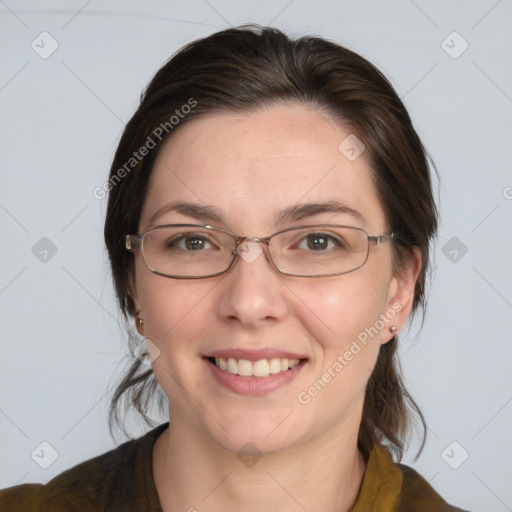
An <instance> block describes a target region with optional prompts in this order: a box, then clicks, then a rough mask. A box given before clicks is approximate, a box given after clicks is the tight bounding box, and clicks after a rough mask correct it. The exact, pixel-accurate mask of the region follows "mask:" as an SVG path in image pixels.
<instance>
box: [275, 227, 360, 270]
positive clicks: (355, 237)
mask: <svg viewBox="0 0 512 512" xmlns="http://www.w3.org/2000/svg"><path fill="white" fill-rule="evenodd" d="M270 251H271V255H272V259H273V261H274V263H275V264H276V266H277V268H278V269H279V270H280V271H281V272H283V273H285V274H294V275H299V276H325V275H331V274H341V273H345V272H350V271H352V270H355V269H357V268H359V267H361V266H362V265H364V263H365V262H366V259H367V257H368V235H367V234H366V232H365V231H363V230H362V229H358V228H350V227H344V226H309V227H307V228H298V229H293V230H289V231H285V232H284V233H280V234H278V235H275V236H274V237H273V238H272V239H271V242H270Z"/></svg>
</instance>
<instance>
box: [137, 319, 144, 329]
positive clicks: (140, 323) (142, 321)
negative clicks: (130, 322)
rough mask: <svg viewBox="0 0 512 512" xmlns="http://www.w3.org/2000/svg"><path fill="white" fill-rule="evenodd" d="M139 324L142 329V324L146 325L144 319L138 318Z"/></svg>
mask: <svg viewBox="0 0 512 512" xmlns="http://www.w3.org/2000/svg"><path fill="white" fill-rule="evenodd" d="M137 323H138V324H139V325H140V326H141V327H142V324H143V323H144V319H143V318H140V317H138V318H137Z"/></svg>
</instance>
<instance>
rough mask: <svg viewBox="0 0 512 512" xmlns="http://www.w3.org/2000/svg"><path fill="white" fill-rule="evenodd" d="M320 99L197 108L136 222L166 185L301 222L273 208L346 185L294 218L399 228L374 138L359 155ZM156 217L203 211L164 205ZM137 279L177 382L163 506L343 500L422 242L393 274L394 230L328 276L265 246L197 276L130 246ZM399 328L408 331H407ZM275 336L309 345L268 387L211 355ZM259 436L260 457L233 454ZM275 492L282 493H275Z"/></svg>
mask: <svg viewBox="0 0 512 512" xmlns="http://www.w3.org/2000/svg"><path fill="white" fill-rule="evenodd" d="M349 133H350V132H349V131H347V130H346V129H345V128H344V127H343V126H340V125H339V124H335V123H334V122H333V121H332V120H330V119H329V118H327V117H326V116H325V115H324V114H321V113H319V112H318V111H315V110H312V109H307V108H305V107H304V106H299V105H289V104H288V105H279V106H273V107H269V108H265V109H263V110H259V111H255V112H251V113H243V114H236V115H234V114H215V115H210V116H207V117H202V118H198V119H195V120H193V121H191V122H189V123H187V124H185V125H183V126H182V127H180V129H179V130H177V131H176V132H175V133H174V134H173V136H172V137H170V138H169V140H168V141H167V142H166V143H165V145H164V147H163V148H162V151H161V153H160V155H159V158H158V160H157V162H156V164H155V167H154V169H153V173H152V177H151V181H150V186H149V190H148V194H147V197H146V200H145V204H144V207H143V211H142V214H141V217H140V223H139V232H140V231H142V230H143V229H144V228H146V227H147V226H148V225H150V223H149V219H150V217H151V216H152V215H153V214H154V213H155V212H156V211H157V210H159V209H160V208H161V207H162V206H164V205H166V204H167V203H169V202H170V201H174V200H178V199H179V200H184V201H190V202H195V203H199V204H202V205H212V206H215V207H217V208H219V209H220V210H222V211H223V213H224V215H225V218H226V221H227V224H226V225H223V224H218V223H217V225H219V226H220V227H224V228H227V229H229V230H231V231H232V232H235V233H238V234H244V235H246V236H255V237H264V236H268V235H270V234H272V233H274V232H276V231H278V230H279V229H283V228H286V227H288V226H291V225H292V224H289V223H288V224H286V225H275V223H274V220H273V219H274V216H275V214H276V212H277V211H280V210H282V209H284V208H287V207H289V206H293V205H295V204H296V203H305V202H324V201H328V200H338V201H342V202H344V203H346V204H348V205H349V206H351V207H352V208H355V209H357V210H359V211H360V212H361V213H362V214H363V215H364V217H365V218H366V220H367V224H366V226H363V225H362V224H361V222H360V221H357V220H355V219H353V218H352V217H350V216H349V215H347V214H340V213H322V214H320V215H317V216H314V217H311V218H310V219H303V220H302V221H299V222H298V223H296V225H301V224H302V225H303V224H315V223H339V224H347V225H352V226H358V227H365V228H366V230H367V232H368V233H369V234H371V235H379V234H385V233H389V230H388V226H387V223H386V219H385V216H384V213H383V210H382V208H381V205H380V203H379V200H378V198H377V195H376V194H375V190H374V188H373V182H372V178H371V175H370V172H369V163H368V161H367V160H366V155H365V154H364V153H363V154H362V155H361V156H360V157H359V158H357V159H356V160H355V161H353V162H351V161H349V160H348V159H347V158H346V157H345V156H344V155H343V154H342V153H341V152H340V151H339V150H338V146H339V144H340V143H341V141H343V140H344V139H345V137H346V136H347V135H349ZM155 223H157V224H166V223H196V224H211V222H210V221H204V222H201V221H199V220H197V219H193V218H190V217H185V216H183V215H181V214H177V213H175V212H169V213H166V214H164V215H163V216H162V217H160V218H158V220H157V222H155ZM135 259H136V266H135V281H134V288H133V290H132V294H133V297H134V299H135V303H136V305H137V308H138V310H140V313H139V316H140V317H141V318H142V319H143V320H144V323H143V325H142V326H141V325H138V323H137V329H138V330H139V332H140V334H141V335H142V336H145V337H146V338H147V339H149V340H151V341H152V342H153V343H154V344H155V345H156V346H157V347H158V348H159V350H160V355H159V356H158V357H157V358H156V359H155V360H154V361H153V369H154V373H155V376H156V378H157V380H158V382H159V383H160V385H161V387H162V389H163V391H164V392H165V394H166V395H167V397H168V398H169V401H170V404H171V407H170V413H169V414H170V428H169V429H168V430H166V431H165V432H164V433H163V434H162V435H161V436H160V437H159V439H158V440H157V442H156V444H155V447H154V452H153V455H154V460H153V471H154V477H155V483H156V487H157V491H158V494H159V498H160V502H161V505H162V508H163V510H165V511H174V510H189V509H191V508H192V507H194V508H195V509H197V510H200V511H201V512H202V511H209V510H225V508H226V504H227V503H229V504H230V505H229V508H230V510H244V511H261V510H273V509H276V508H278V509H279V510H281V511H288V510H290V511H292V510H293V511H298V510H302V508H301V507H303V508H305V509H307V510H326V511H335V510H336V511H338V512H340V511H348V510H349V509H350V507H351V506H352V505H353V503H354V502H355V501H356V498H357V495H358V492H359V489H360V486H361V483H362V480H363V476H364V471H365V461H364V459H363V457H362V456H361V454H360V453H359V451H358V449H357V433H358V428H359V422H360V417H361V413H362V407H363V400H364V391H365V386H366V383H367V381H368V379H369V377H370V374H371V372H372V370H373V367H374V365H375V362H376V360H377V355H378V351H379V347H380V345H381V344H383V343H386V342H388V341H389V340H390V339H391V338H392V336H393V334H392V332H391V331H390V329H389V327H390V326H391V325H395V326H396V327H397V329H398V331H400V329H401V328H402V326H403V325H404V324H405V322H406V320H407V317H408V315H409V313H410V311H411V306H412V300H413V291H414V283H415V281H416V279H417V276H418V273H419V270H420V266H421V259H420V255H419V252H418V251H416V252H415V253H414V258H413V259H412V260H411V262H410V265H409V267H408V269H407V271H406V273H405V274H404V275H401V276H393V275H392V269H391V244H390V243H384V244H382V245H381V246H379V247H377V246H376V245H375V244H370V254H369V258H368V261H367V262H366V264H365V265H364V266H363V267H362V268H360V269H358V270H356V271H354V272H351V273H348V274H344V275H340V276H333V277H323V278H307V279H305V278H298V277H291V276H284V275H282V274H279V273H278V272H277V271H276V270H275V269H274V268H272V266H271V265H270V264H269V263H268V261H267V260H266V259H265V257H259V258H257V259H256V260H255V261H253V262H252V263H247V262H245V261H244V260H242V259H241V258H238V261H237V262H236V264H235V266H234V267H232V268H231V269H230V270H229V271H228V272H227V273H226V274H224V275H221V276H217V277H213V278H207V279H197V280H188V279H185V280H177V279H169V278H165V277H161V276H158V275H156V274H154V273H152V272H151V271H149V270H148V269H147V267H146V266H145V265H144V262H143V261H142V257H141V255H140V253H135ZM393 305H395V308H396V307H397V306H396V305H399V307H400V308H401V310H400V311H399V312H397V313H396V314H395V315H394V318H393V319H392V321H391V322H389V323H387V324H386V326H385V327H384V328H383V329H382V330H381V331H380V332H379V333H378V335H376V336H374V337H373V338H372V339H371V340H370V342H369V343H368V344H367V345H366V346H364V347H363V349H362V350H361V351H360V352H359V353H358V354H357V355H356V356H354V358H353V359H352V360H351V361H350V362H349V363H348V364H347V365H346V366H345V367H344V368H343V370H342V371H341V372H339V373H336V376H335V378H333V379H331V381H330V382H329V383H328V385H326V386H325V388H324V389H323V390H322V391H321V392H320V393H318V394H317V396H315V397H313V398H312V399H311V401H310V402H309V403H308V404H307V405H303V404H301V403H300V402H299V401H298V400H297V396H298V394H299V393H300V392H301V391H305V390H307V389H308V388H309V387H310V386H311V385H312V384H313V383H314V382H315V381H316V380H318V379H319V378H320V376H321V375H322V373H323V372H324V371H326V370H327V369H328V368H329V367H332V365H333V363H334V362H335V361H336V360H337V357H338V355H340V354H344V353H345V351H346V350H348V348H349V347H350V344H351V342H352V341H353V340H354V339H356V337H357V335H358V334H359V333H360V332H362V331H364V329H365V328H366V327H370V326H373V325H374V324H375V322H376V320H378V319H379V315H381V314H382V315H386V314H388V315H389V311H390V310H391V309H392V308H393ZM398 331H397V332H398ZM267 347H271V348H278V349H282V350H287V351H292V352H296V353H299V354H304V355H305V356H306V357H307V358H308V361H307V363H306V365H305V366H304V367H303V368H302V370H301V371H300V373H299V374H298V375H297V377H296V378H295V379H294V380H293V381H291V382H290V383H288V384H286V385H285V386H284V387H282V388H280V389H278V390H276V391H273V392H272V393H270V394H266V395H263V396H257V397H248V396H241V395H237V394H236V393H233V392H231V391H229V390H227V389H226V388H224V387H222V386H221V385H220V384H219V383H218V382H217V380H216V379H215V378H214V377H213V376H212V374H211V372H210V371H208V368H207V367H206V364H207V363H205V361H204V360H203V359H202V355H204V354H205V353H206V352H209V351H210V352H211V351H213V350H217V349H224V348H267ZM248 442H251V443H252V444H253V445H255V446H256V447H257V449H258V451H259V452H260V453H262V454H263V457H262V458H261V459H260V460H259V461H258V462H257V463H256V464H255V465H254V466H252V467H246V466H245V465H244V464H242V463H241V461H240V460H239V459H238V458H237V456H236V455H237V452H238V451H239V450H240V449H241V448H242V447H243V446H244V445H245V444H246V443H248ZM277 504H278V507H277V506H276V505H277Z"/></svg>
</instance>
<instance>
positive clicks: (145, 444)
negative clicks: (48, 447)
mask: <svg viewBox="0 0 512 512" xmlns="http://www.w3.org/2000/svg"><path fill="white" fill-rule="evenodd" d="M167 425H168V424H163V425H160V426H158V427H157V428H155V429H153V430H152V431H150V432H148V433H147V434H146V435H144V436H142V437H140V438H138V439H134V440H130V441H127V442H125V443H123V444H121V445H120V446H118V447H117V448H115V449H113V450H111V451H109V452H106V453H104V454H103V455H99V456H98V457H94V458H93V459H90V460H87V461H85V462H82V463H80V464H78V465H77V466H74V467H72V468H71V469H68V470H67V471H64V472H63V473H61V474H59V475H57V476H56V477H55V478H53V479H52V480H50V482H48V483H47V484H45V485H42V484H23V485H18V486H15V487H10V488H7V489H3V490H0V512H35V511H43V510H44V511H46V510H51V511H52V512H61V511H62V512H64V511H65V512H74V511H76V512H87V511H89V510H91V511H92V510H94V511H95V512H101V511H109V510H131V509H132V508H131V507H136V506H137V504H136V500H135V501H132V497H137V499H138V500H145V501H144V504H145V505H148V504H149V503H150V504H152V505H154V506H155V507H154V508H152V509H151V510H158V508H157V504H158V500H157V495H156V490H154V481H153V477H152V471H151V460H152V458H151V457H152V447H153V444H154V442H155V441H156V439H157V437H158V435H159V434H160V433H161V432H163V430H165V428H167ZM155 498H156V502H155ZM127 505H129V507H130V508H127ZM119 507H121V508H119ZM123 507H124V508H123ZM134 510H136V508H134ZM147 510H149V509H147Z"/></svg>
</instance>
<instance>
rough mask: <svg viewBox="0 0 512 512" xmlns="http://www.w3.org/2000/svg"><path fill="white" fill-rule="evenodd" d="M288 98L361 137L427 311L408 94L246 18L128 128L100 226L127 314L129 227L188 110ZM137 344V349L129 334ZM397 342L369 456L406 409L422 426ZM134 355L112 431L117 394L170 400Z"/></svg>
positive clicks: (432, 212)
mask: <svg viewBox="0 0 512 512" xmlns="http://www.w3.org/2000/svg"><path fill="white" fill-rule="evenodd" d="M282 103H295V104H298V105H303V106H304V107H307V108H312V109H316V110H317V111H319V112H321V113H322V114H323V115H326V116H328V117H329V118H330V119H331V120H332V121H333V122H337V123H339V124H340V125H342V126H344V127H345V128H347V129H349V130H350V132H351V133H353V134H355V135H356V136H357V137H358V138H359V139H360V140H361V141H362V142H363V144H364V146H365V155H366V156H367V160H368V162H369V165H370V172H371V174H372V179H373V183H374V187H375V191H376V194H377V197H378V198H379V201H380V204H381V206H382V208H383V211H384V214H385V217H386V220H387V224H388V227H389V229H390V231H392V232H396V233H399V234H400V236H399V237H397V238H396V239H395V240H393V241H392V242H391V247H392V255H393V271H394V273H395V275H399V274H400V272H402V271H403V270H404V269H405V268H406V266H407V263H408V261H410V258H411V255H412V254H413V252H414V250H415V249H419V252H420V253H421V269H420V272H419V276H418V279H417V281H416V285H415V291H414V299H413V304H412V313H411V317H412V316H414V314H415V313H416V312H417V311H418V309H423V313H424V312H425V307H426V299H425V280H426V276H427V271H428V269H429V266H430V261H429V254H430V242H431V240H432V239H433V237H434V236H435V233H436V230H437V224H438V220H437V208H436V204H435V201H434V199H433V195H432V184H431V174H430V166H429V162H430V159H429V156H428V153H427V152H426V150H425V148H424V147H423V145H422V143H421V141H420V139H419V137H418V134H417V133H416V131H415V129H414V127H413V125H412V122H411V119H410V118H409V115H408V113H407V110H406V109H405V106H404V105H403V103H402V101H401V100H400V98H399V97H398V96H397V94H396V92H395V91H394V89H393V87H392V86H391V84H390V83H389V81H388V80H387V79H386V78H385V77H384V75H383V74H382V73H381V72H380V71H379V70H378V69H377V68H376V67H375V66H373V65H372V64H371V63H370V62H368V61H367V60H366V59H364V58H363V57H361V56H360V55H358V54H356V53H354V52H352V51H351V50H348V49H347V48H344V47H342V46H340V45H339V44H336V43H333V42H331V41H327V40H325V39H322V38H319V37H313V36H306V37H301V38H298V39H292V38H290V37H288V36H287V35H286V34H284V33H283V32H281V31H280V30H278V29H275V28H263V27H259V26H252V25H249V26H244V27H239V28H231V29H228V30H224V31H221V32H217V33H215V34H212V35H211V36H208V37H206V38H203V39H199V40H197V41H194V42H192V43H190V44H188V45H187V46H185V47H184V48H182V49H181V50H180V51H179V52H178V53H176V54H175V55H174V56H173V57H172V58H171V59H170V60H169V61H168V62H167V63H166V64H165V65H164V66H162V68H161V69H160V70H159V71H158V72H157V73H156V75H155V77H154V78H153V79H152V80H151V82H150V84H149V86H148V87H147V89H146V91H145V92H144V94H143V95H142V98H141V103H140V106H139V108H138V109H137V111H136V112H135V114H134V115H133V117H132V118H131V119H130V121H129V122H128V124H127V126H126V129H125V131H124V133H123V135H122V137H121V140H120V142H119V146H118V148H117V151H116V154H115V156H114V161H113V163H112V167H111V170H110V178H109V191H110V193H109V199H108V206H107V215H106V220H105V231H104V234H105V243H106V246H107V250H108V255H109V258H110V263H111V268H112V275H113V279H114V286H115V291H116V295H117V299H118V304H119V307H120V309H121V312H122V313H123V315H124V317H125V319H129V317H131V316H133V315H134V314H135V304H134V301H133V298H132V296H131V294H130V283H131V282H132V281H133V276H134V272H135V269H134V259H133V254H131V253H129V252H128V251H126V250H125V248H124V246H123V237H124V235H126V234H128V233H136V232H137V230H138V224H139V218H140V213H141V210H142V205H143V203H144V200H145V196H146V191H147V188H148V183H149V179H150V176H151V171H152V168H153V164H154V162H155V159H156V158H157V156H158V153H159V150H160V148H161V147H162V145H163V143H164V142H165V141H166V140H167V138H169V137H172V135H173V133H175V131H176V130H179V129H181V127H182V126H183V125H184V124H186V123H188V122H189V121H190V120H191V119H194V118H197V117H201V116H207V115H209V114H214V113H219V112H223V113H224V112H228V113H229V112H247V111H250V110H254V109H258V108H262V107H268V106H273V105H277V104H282ZM177 114H179V117H178V115H177ZM173 117H174V118H175V120H176V122H174V121H172V119H173ZM162 127H165V132H166V133H165V134H164V135H163V136H161V135H162V134H163V133H164V130H163V128H162ZM156 133H159V136H158V137H156V136H155V134H156ZM149 140H151V144H152V145H151V149H149V150H148V151H146V153H147V154H146V155H145V156H144V157H141V156H140V155H139V150H140V149H141V148H143V147H144V148H146V149H147V147H149V143H148V141H149ZM340 142H341V141H340ZM135 154H137V159H136V158H134V156H133V155H135ZM141 154H142V152H141ZM128 163H129V165H128ZM432 168H433V169H434V170H435V167H434V166H432ZM121 178H122V179H121ZM130 343H131V345H132V346H131V349H132V350H133V348H134V346H133V345H134V344H135V342H134V341H132V338H130ZM396 346H397V341H396V339H394V340H393V341H391V342H388V343H387V344H386V345H383V346H382V347H381V349H380V353H379V356H378V361H377V365H376V367H375V369H374V371H373V374H372V376H371V378H370V380H369V382H368V385H367V389H366V397H365V402H364V410H363V416H362V420H361V427H360V433H359V440H358V444H359V448H360V450H361V451H362V452H363V453H364V454H366V455H367V454H368V453H369V452H370V451H371V449H372V447H373V446H374V444H375V443H376V442H387V443H389V444H391V448H392V449H394V451H395V453H396V454H397V455H398V456H399V457H401V455H402V452H403V449H404V441H405V438H406V436H407V431H408V425H409V422H410V419H411V418H412V415H411V413H412V414H415V415H416V416H418V417H419V418H420V420H421V422H422V425H423V428H424V431H426V430H425V422H424V419H423V416H422V414H421V411H420V410H419V408H418V407H417V405H416V404H415V402H414V400H413V399H412V398H411V396H410V395H409V393H408V392H407V390H406V388H405V386H404V383H403V380H402V377H401V372H400V368H399V363H398V355H397V354H396V353H395V351H396ZM133 361H134V362H133V363H132V365H131V367H130V369H129V371H128V373H127V374H126V376H125V377H124V379H123V380H122V381H121V382H120V384H119V386H118V388H117V390H116V392H115V394H114V397H113V399H112V403H111V408H110V425H111V432H112V425H114V424H119V416H118V406H119V405H120V403H121V402H122V398H125V404H126V407H131V406H133V407H134V408H135V409H136V410H137V411H138V412H139V413H141V415H142V416H143V418H144V419H145V421H147V422H148V423H149V424H151V423H150V420H149V418H148V417H147V415H146V412H147V409H148V406H149V404H150V403H151V402H152V399H153V398H155V393H156V397H157V398H158V400H159V404H160V406H161V408H162V407H164V406H165V399H162V396H163V393H162V391H161V389H160V388H159V386H158V384H157V383H156V381H155V380H154V376H153V375H152V373H151V372H150V371H149V370H148V369H147V368H145V367H143V365H141V364H140V362H139V361H138V360H136V359H135V357H134V358H133ZM424 441H425V439H424V437H423V444H424ZM423 444H422V447H423ZM420 452H421V449H420Z"/></svg>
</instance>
